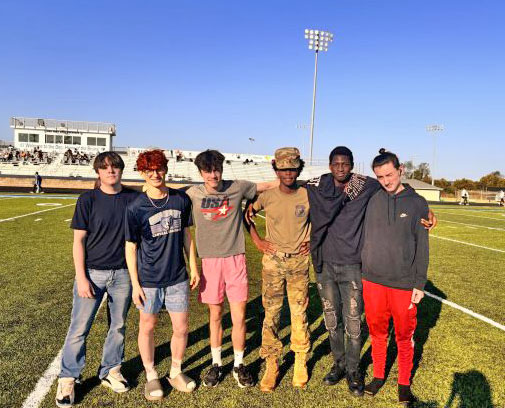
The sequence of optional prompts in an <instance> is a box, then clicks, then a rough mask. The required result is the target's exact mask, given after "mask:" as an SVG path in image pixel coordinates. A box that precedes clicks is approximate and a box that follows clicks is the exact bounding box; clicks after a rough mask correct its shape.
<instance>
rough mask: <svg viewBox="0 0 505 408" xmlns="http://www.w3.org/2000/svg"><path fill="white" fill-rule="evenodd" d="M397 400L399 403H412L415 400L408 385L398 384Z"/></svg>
mask: <svg viewBox="0 0 505 408" xmlns="http://www.w3.org/2000/svg"><path fill="white" fill-rule="evenodd" d="M398 402H399V403H400V404H413V403H415V402H417V398H416V396H415V395H414V394H412V391H411V390H410V385H402V384H398ZM407 406H409V405H407Z"/></svg>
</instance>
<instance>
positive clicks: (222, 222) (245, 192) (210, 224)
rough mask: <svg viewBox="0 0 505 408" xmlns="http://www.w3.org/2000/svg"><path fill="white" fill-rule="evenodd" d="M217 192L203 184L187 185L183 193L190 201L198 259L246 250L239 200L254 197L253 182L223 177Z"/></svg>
mask: <svg viewBox="0 0 505 408" xmlns="http://www.w3.org/2000/svg"><path fill="white" fill-rule="evenodd" d="M222 184H223V186H222V188H221V191H219V192H218V193H215V194H214V193H212V194H211V193H208V192H207V190H206V189H205V185H203V184H201V185H197V186H192V187H190V188H189V189H188V190H187V191H186V193H187V194H188V195H189V197H190V198H191V201H192V203H193V222H194V224H195V225H196V248H197V250H198V256H199V257H200V258H225V257H228V256H233V255H238V254H243V253H245V242H244V231H243V228H242V206H241V203H242V200H243V199H244V198H246V199H249V200H250V199H253V198H254V196H255V195H256V184H255V183H251V182H250V181H245V180H233V181H231V180H223V183H222Z"/></svg>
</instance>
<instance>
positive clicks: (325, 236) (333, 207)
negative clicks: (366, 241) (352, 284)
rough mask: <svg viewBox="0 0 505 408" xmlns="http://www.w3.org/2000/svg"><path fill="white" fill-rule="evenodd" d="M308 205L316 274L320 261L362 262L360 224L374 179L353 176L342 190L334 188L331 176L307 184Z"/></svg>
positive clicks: (376, 186)
mask: <svg viewBox="0 0 505 408" xmlns="http://www.w3.org/2000/svg"><path fill="white" fill-rule="evenodd" d="M306 187H307V191H308V194H309V203H310V222H311V224H312V230H311V235H310V250H311V253H312V263H313V265H314V269H315V270H316V272H317V273H320V272H322V266H323V261H324V262H334V263H337V264H341V265H350V264H359V263H360V262H361V256H360V251H361V241H362V238H361V236H362V233H361V231H362V225H363V219H364V216H365V210H366V206H367V204H368V201H369V199H370V197H371V196H372V195H373V194H374V193H375V192H376V191H377V190H378V189H380V184H379V183H378V182H377V180H374V179H372V178H370V177H366V176H362V175H360V174H355V173H352V175H351V178H350V180H349V182H348V183H346V186H345V188H340V187H337V186H335V182H334V181H333V175H332V174H331V173H328V174H323V175H322V176H321V177H317V178H315V179H312V180H309V181H308V182H307V185H306Z"/></svg>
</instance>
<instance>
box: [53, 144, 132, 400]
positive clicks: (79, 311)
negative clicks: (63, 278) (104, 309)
mask: <svg viewBox="0 0 505 408" xmlns="http://www.w3.org/2000/svg"><path fill="white" fill-rule="evenodd" d="M93 168H94V170H95V172H96V173H97V174H98V181H99V183H97V185H98V187H96V188H95V189H93V190H90V191H86V192H85V193H83V194H81V196H80V197H79V199H78V200H77V205H76V207H75V212H74V217H73V218H72V223H71V228H73V229H74V245H73V256H74V265H75V282H74V301H73V307H72V316H71V320H70V327H69V329H68V334H67V337H66V339H65V344H64V345H63V356H62V360H61V371H60V374H59V380H58V390H57V392H56V405H57V406H59V407H71V406H72V405H73V404H74V396H75V391H74V387H75V383H76V381H77V380H78V379H79V377H80V375H81V372H82V370H83V369H84V361H85V358H86V338H87V336H88V333H89V331H90V329H91V325H92V323H93V320H94V318H95V315H96V313H97V311H98V308H99V306H100V303H101V302H102V299H103V297H104V295H105V294H107V302H108V310H109V316H110V324H109V331H108V333H107V338H106V340H105V344H104V348H103V355H102V362H101V364H100V368H99V370H98V376H99V378H100V379H101V380H102V385H104V386H106V387H109V388H111V389H112V390H113V391H115V392H124V391H128V390H129V389H130V385H129V384H128V382H127V381H126V379H125V378H124V377H123V376H122V375H121V372H120V369H121V363H122V361H123V357H124V339H125V329H126V326H125V323H126V315H127V313H128V309H129V307H130V303H131V284H130V276H129V274H128V270H127V269H126V260H125V251H124V246H125V240H124V213H125V210H126V205H127V204H128V203H129V202H130V201H132V200H133V199H134V198H135V197H136V196H137V194H138V193H137V192H136V191H134V190H130V189H128V188H125V187H123V186H122V185H121V176H122V174H123V169H124V162H123V160H122V159H121V157H120V156H119V155H118V154H117V153H115V152H104V153H101V154H99V155H98V156H97V157H96V159H95V161H94V163H93Z"/></svg>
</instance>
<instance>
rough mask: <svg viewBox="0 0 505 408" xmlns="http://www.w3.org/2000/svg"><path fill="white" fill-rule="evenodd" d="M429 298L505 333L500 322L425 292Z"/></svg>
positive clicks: (504, 327) (504, 328)
mask: <svg viewBox="0 0 505 408" xmlns="http://www.w3.org/2000/svg"><path fill="white" fill-rule="evenodd" d="M424 293H426V295H427V296H429V297H432V298H433V299H436V300H438V301H439V302H442V303H443V304H444V305H447V306H450V307H452V308H454V309H458V310H460V311H462V312H463V313H466V314H467V315H470V316H472V317H475V318H476V319H479V320H482V321H483V322H486V323H488V324H490V325H491V326H494V327H496V328H497V329H500V330H503V331H505V326H504V325H503V324H500V323H498V322H495V321H494V320H491V319H490V318H489V317H486V316H483V315H481V314H479V313H475V312H474V311H472V310H470V309H467V308H466V307H463V306H460V305H458V304H457V303H454V302H451V301H450V300H447V299H443V298H441V297H439V296H437V295H434V294H433V293H430V292H428V291H426V290H425V291H424Z"/></svg>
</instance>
